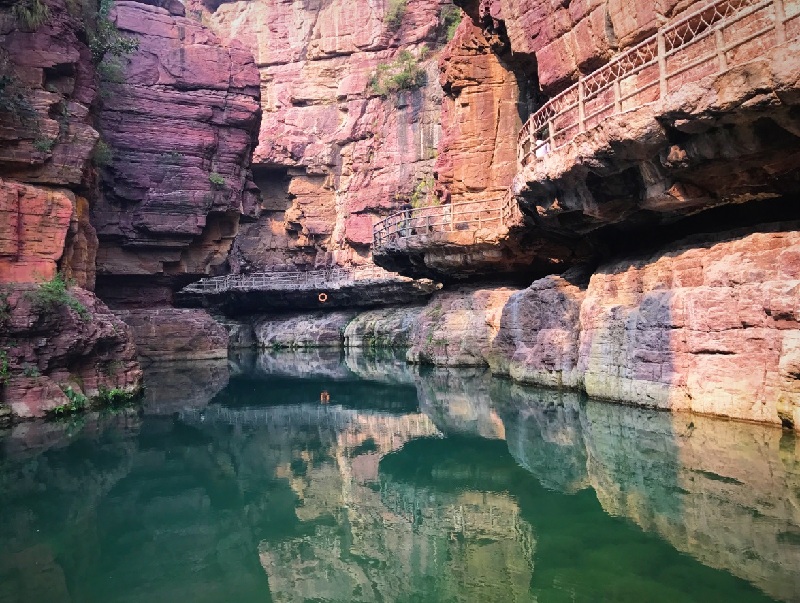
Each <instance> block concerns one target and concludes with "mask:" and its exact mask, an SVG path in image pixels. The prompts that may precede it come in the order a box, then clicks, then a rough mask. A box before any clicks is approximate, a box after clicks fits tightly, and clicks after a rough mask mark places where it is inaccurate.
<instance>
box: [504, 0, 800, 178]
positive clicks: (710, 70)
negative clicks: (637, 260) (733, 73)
mask: <svg viewBox="0 0 800 603" xmlns="http://www.w3.org/2000/svg"><path fill="white" fill-rule="evenodd" d="M799 13H800V6H798V2H796V0H716V1H714V2H711V3H706V4H704V6H703V7H701V8H699V9H697V10H694V11H692V12H691V13H690V14H687V15H686V16H684V17H682V18H681V19H679V20H678V21H676V22H675V23H672V24H669V25H666V26H664V27H662V28H661V29H659V31H658V33H656V35H654V36H651V37H650V38H647V39H646V40H644V41H643V42H641V43H640V44H637V45H636V46H634V47H633V48H631V49H630V50H628V51H626V52H624V53H623V54H621V55H619V56H618V57H616V58H615V59H614V60H612V61H611V62H610V63H608V64H607V65H605V66H603V67H601V68H600V69H598V70H597V71H595V72H593V73H592V74H590V75H588V76H585V77H581V78H580V79H579V80H578V82H577V83H575V84H573V85H572V86H571V87H569V88H567V89H566V90H564V92H562V93H561V94H559V95H557V96H555V97H553V98H552V99H551V100H549V101H548V102H547V103H545V104H544V105H543V106H542V107H541V108H540V109H539V110H537V111H536V112H535V113H534V114H533V115H531V116H530V118H529V119H528V121H527V122H526V123H525V125H524V126H523V128H522V130H521V131H520V133H519V137H518V139H517V158H518V160H519V162H520V165H521V166H522V167H525V166H526V165H527V164H528V163H529V162H530V161H531V160H532V159H534V158H536V157H541V156H543V155H545V154H547V153H549V152H552V151H555V150H556V149H559V148H561V147H563V146H564V145H566V144H568V143H570V142H571V141H572V140H574V139H575V137H576V136H578V134H580V133H583V132H586V131H587V130H590V129H591V128H594V127H595V126H597V125H599V124H601V123H602V122H603V120H605V119H608V118H609V117H611V116H612V115H616V114H619V113H623V112H625V111H628V110H630V109H634V108H636V107H639V106H641V105H643V104H646V103H649V102H654V101H657V100H660V99H663V98H664V97H666V96H667V94H669V93H670V91H673V90H676V89H678V88H680V86H682V85H684V84H686V83H689V82H694V81H697V80H699V79H700V78H702V77H705V76H707V75H714V74H720V73H724V72H725V71H728V70H730V69H731V68H732V67H735V66H737V65H741V64H744V63H747V62H750V61H752V60H754V59H756V58H759V57H760V56H763V54H764V52H765V50H767V49H769V48H771V47H774V46H777V45H779V44H783V43H784V42H785V41H786V40H790V39H793V38H795V37H797V35H798V27H797V25H798V24H797V22H796V21H794V20H795V19H797V17H798V14H799ZM790 21H791V23H790Z"/></svg>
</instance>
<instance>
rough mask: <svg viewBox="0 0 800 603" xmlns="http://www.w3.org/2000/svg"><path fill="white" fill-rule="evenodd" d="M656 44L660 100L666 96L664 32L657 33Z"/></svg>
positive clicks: (665, 46) (665, 43)
mask: <svg viewBox="0 0 800 603" xmlns="http://www.w3.org/2000/svg"><path fill="white" fill-rule="evenodd" d="M656 41H657V44H658V82H659V84H660V98H661V99H664V98H666V96H667V41H666V40H665V39H664V32H663V31H662V30H659V31H658V34H657V36H656Z"/></svg>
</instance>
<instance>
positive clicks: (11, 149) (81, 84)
mask: <svg viewBox="0 0 800 603" xmlns="http://www.w3.org/2000/svg"><path fill="white" fill-rule="evenodd" d="M43 4H44V5H45V6H46V7H47V9H48V18H47V19H46V20H45V22H44V23H43V24H42V25H41V26H39V27H37V28H36V29H35V30H31V29H28V28H26V27H24V26H19V25H18V24H16V23H15V21H14V18H13V16H12V15H11V5H8V6H4V7H2V8H0V23H2V24H3V25H2V26H0V76H3V77H4V78H7V81H8V83H7V84H4V90H3V94H4V96H5V97H6V98H9V99H10V98H15V97H16V99H17V100H16V101H14V102H11V103H10V105H11V106H12V107H13V108H12V109H11V110H3V111H0V176H2V177H3V178H9V179H14V180H19V181H24V182H28V183H35V184H43V185H50V186H75V185H79V184H80V183H81V181H82V180H83V176H84V172H85V170H86V167H87V163H88V160H89V157H90V155H91V153H92V149H93V148H94V146H95V142H96V141H97V138H98V134H97V131H96V130H95V129H94V127H93V125H92V116H90V114H89V107H90V106H91V104H92V102H93V101H94V99H95V96H96V92H97V91H96V84H95V71H94V66H93V65H92V62H91V52H90V51H89V48H88V46H87V45H86V43H85V40H86V32H85V27H84V24H83V21H82V19H81V18H80V17H79V16H76V15H74V14H73V12H75V11H74V5H72V4H71V3H69V2H66V1H65V0H44V1H43ZM6 104H8V103H6Z"/></svg>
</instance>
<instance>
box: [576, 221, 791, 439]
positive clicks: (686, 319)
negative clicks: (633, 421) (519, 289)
mask: <svg viewBox="0 0 800 603" xmlns="http://www.w3.org/2000/svg"><path fill="white" fill-rule="evenodd" d="M796 227H797V225H796V224H795V225H791V229H790V230H784V229H782V228H780V227H778V228H774V229H770V230H768V231H767V232H759V233H754V234H746V233H741V234H737V233H730V234H727V235H725V236H720V237H718V238H710V239H706V241H697V242H694V243H692V242H691V241H690V242H684V243H682V244H680V243H679V244H676V245H674V246H671V247H669V248H667V249H664V250H662V251H660V252H658V253H657V254H654V255H651V256H640V257H637V258H630V259H625V260H620V261H615V262H611V263H609V264H606V265H603V266H601V267H600V269H599V270H598V271H597V273H595V274H594V275H593V276H592V280H591V282H590V284H589V288H588V290H587V293H586V299H585V301H584V303H583V305H582V306H581V317H580V325H581V335H580V342H581V343H580V369H581V371H582V372H583V374H584V383H585V387H586V391H587V393H588V394H589V395H590V396H594V397H599V398H605V399H609V400H621V401H625V402H630V403H633V404H638V405H642V406H651V407H656V408H669V409H672V410H693V411H697V412H703V413H710V414H718V415H724V416H730V417H736V418H740V419H748V420H753V421H762V422H768V423H780V422H781V420H783V421H784V422H786V423H787V424H789V425H798V423H800V379H799V378H798V377H799V376H800V364H799V363H800V305H799V303H800V233H799V232H797V230H796Z"/></svg>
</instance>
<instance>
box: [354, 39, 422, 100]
mask: <svg viewBox="0 0 800 603" xmlns="http://www.w3.org/2000/svg"><path fill="white" fill-rule="evenodd" d="M427 52H428V50H427V48H425V47H424V46H423V47H422V48H421V49H420V51H419V57H416V56H414V55H413V54H412V53H411V52H409V51H408V50H402V51H400V53H399V54H398V55H397V58H396V59H395V60H394V61H392V62H391V63H381V64H379V65H378V67H377V69H376V70H375V71H374V72H373V74H372V75H371V76H370V78H369V82H368V86H369V88H370V90H372V92H373V93H375V94H377V95H379V96H383V97H387V96H389V95H390V94H394V93H397V92H401V91H403V90H416V89H417V88H421V87H422V86H424V85H425V83H426V82H427V75H426V73H425V69H424V68H423V67H422V66H421V65H420V61H421V60H423V59H424V58H425V55H426V54H427Z"/></svg>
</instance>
